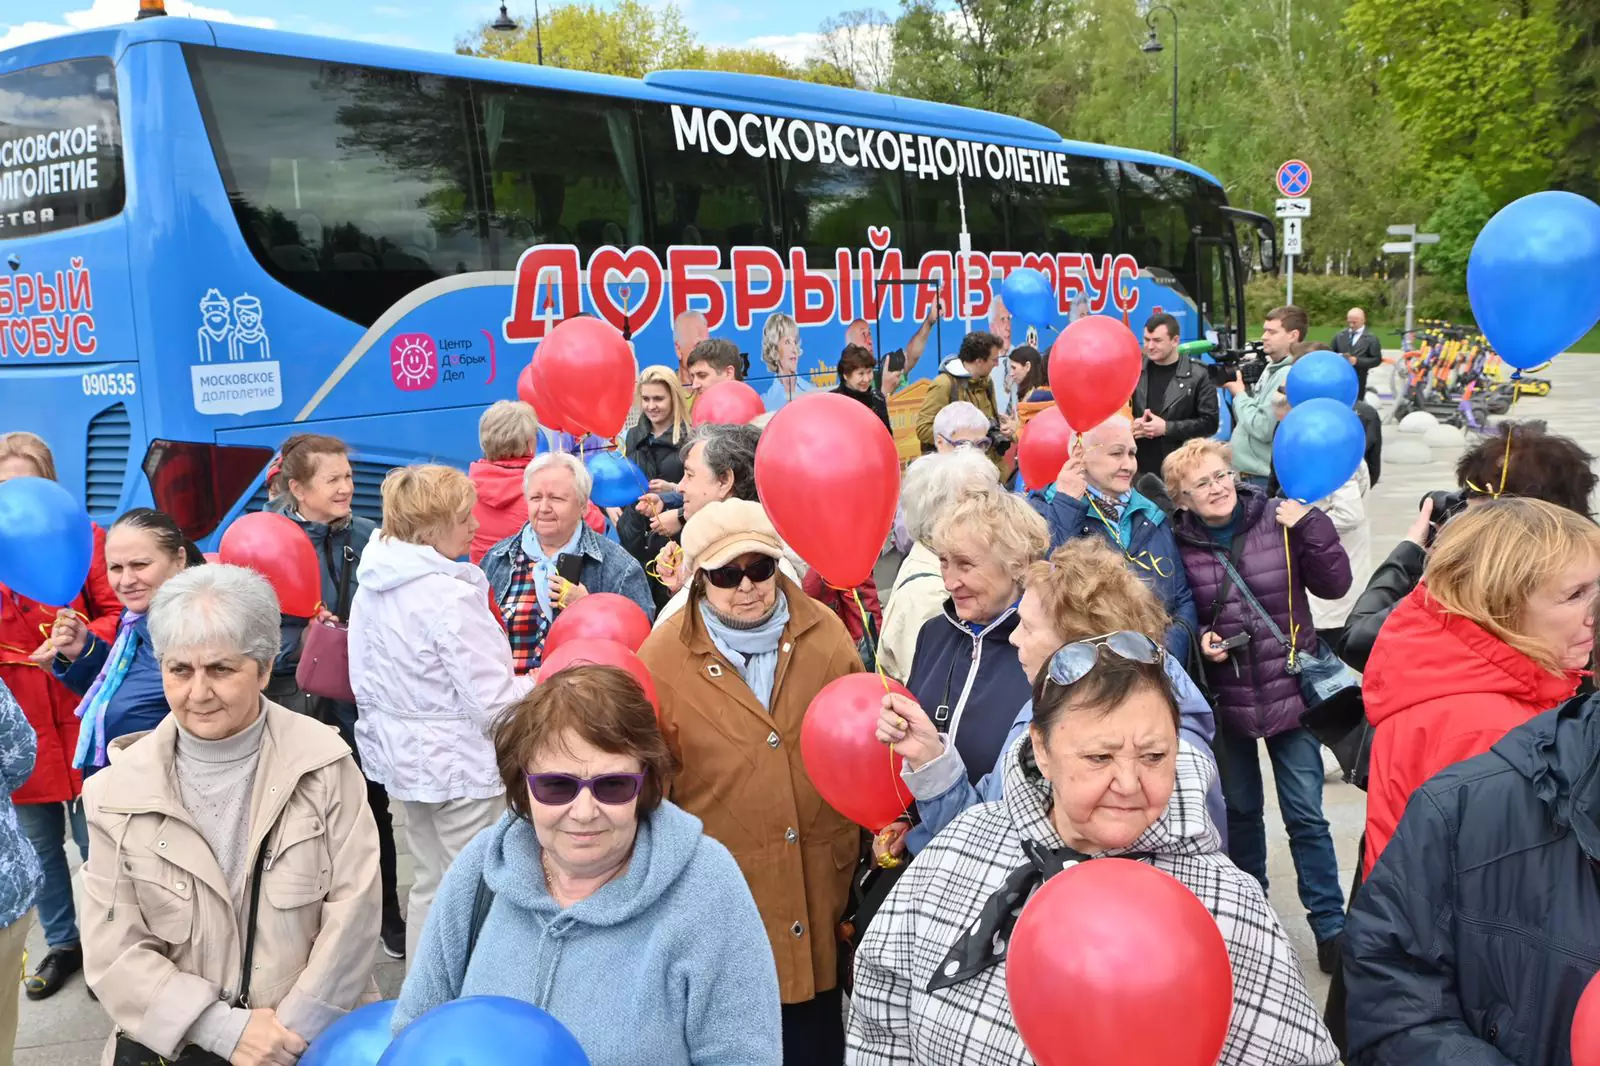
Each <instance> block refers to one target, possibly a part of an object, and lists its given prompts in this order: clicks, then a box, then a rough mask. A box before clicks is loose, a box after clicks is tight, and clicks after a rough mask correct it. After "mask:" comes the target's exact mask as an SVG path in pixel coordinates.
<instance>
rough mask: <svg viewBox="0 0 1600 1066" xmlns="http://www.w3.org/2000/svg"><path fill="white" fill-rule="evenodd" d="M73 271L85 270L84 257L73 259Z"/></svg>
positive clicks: (79, 256) (77, 256)
mask: <svg viewBox="0 0 1600 1066" xmlns="http://www.w3.org/2000/svg"><path fill="white" fill-rule="evenodd" d="M72 269H73V270H82V269H83V256H81V255H75V256H73V257H72Z"/></svg>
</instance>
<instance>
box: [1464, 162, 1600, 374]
mask: <svg viewBox="0 0 1600 1066" xmlns="http://www.w3.org/2000/svg"><path fill="white" fill-rule="evenodd" d="M1467 297H1468V299H1470V300H1471V301H1472V313H1473V315H1474V316H1475V317H1476V318H1477V320H1478V328H1479V329H1480V330H1482V331H1483V335H1484V337H1485V338H1487V339H1488V341H1489V344H1490V345H1492V346H1493V348H1494V350H1495V351H1496V352H1498V353H1499V355H1500V359H1501V361H1502V362H1504V363H1505V364H1506V365H1508V366H1513V367H1516V368H1517V369H1519V370H1527V369H1528V368H1530V367H1535V366H1538V365H1539V364H1540V363H1543V362H1546V361H1548V360H1550V359H1553V358H1555V357H1556V356H1558V355H1560V354H1561V353H1562V352H1564V351H1566V350H1567V349H1568V348H1569V347H1571V346H1572V344H1573V342H1575V341H1576V340H1577V339H1578V338H1579V337H1582V336H1583V335H1584V334H1585V333H1587V332H1589V330H1590V328H1592V327H1593V326H1594V324H1595V322H1597V321H1600V204H1596V203H1595V202H1594V201H1593V200H1590V199H1587V198H1585V197H1582V196H1579V195H1578V194H1577V193H1570V192H1536V193H1534V194H1533V195H1532V196H1524V197H1523V198H1522V199H1520V200H1514V201H1512V202H1511V203H1509V204H1507V205H1506V206H1505V207H1502V208H1501V209H1500V210H1499V211H1498V212H1496V214H1495V216H1494V217H1493V218H1491V219H1490V220H1489V224H1488V225H1487V226H1484V227H1483V232H1482V233H1479V234H1478V239H1477V240H1476V241H1475V242H1473V245H1472V256H1471V258H1469V259H1468V260H1467Z"/></svg>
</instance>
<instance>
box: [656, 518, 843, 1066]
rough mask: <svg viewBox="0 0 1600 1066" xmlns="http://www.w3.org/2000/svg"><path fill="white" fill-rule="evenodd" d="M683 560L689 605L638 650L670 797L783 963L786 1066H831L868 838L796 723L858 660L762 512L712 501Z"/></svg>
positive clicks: (689, 534) (686, 540)
mask: <svg viewBox="0 0 1600 1066" xmlns="http://www.w3.org/2000/svg"><path fill="white" fill-rule="evenodd" d="M683 554H684V558H685V561H686V565H687V566H688V567H689V568H690V570H691V572H695V576H694V578H693V579H692V580H691V583H690V585H689V588H690V590H691V591H690V596H689V602H688V606H686V607H685V608H684V610H683V611H682V613H681V614H679V615H677V616H675V617H673V618H671V619H669V620H668V621H667V622H666V623H664V624H662V625H661V626H659V627H657V628H656V630H655V632H653V633H651V634H650V638H649V639H648V640H646V641H645V643H644V646H643V647H642V648H640V649H639V657H640V658H641V659H643V660H644V663H645V665H646V666H648V667H649V668H650V672H651V674H652V675H653V677H654V680H655V685H656V692H657V694H658V695H659V697H660V701H661V729H662V732H663V733H664V734H665V735H666V739H667V746H668V747H669V748H671V750H672V752H673V754H674V755H676V756H677V757H678V758H679V760H680V761H681V763H682V765H683V771H682V773H681V774H679V775H678V777H677V778H675V779H674V781H673V783H672V786H671V789H670V791H669V796H670V798H671V799H672V801H673V802H674V803H677V804H678V805H679V806H681V807H683V809H684V810H686V811H688V812H689V813H690V814H693V815H696V816H698V817H699V818H700V819H702V820H703V821H704V822H705V827H706V832H707V833H709V834H710V835H711V836H713V837H715V838H716V839H717V840H719V841H721V842H722V843H723V844H725V845H727V847H728V850H729V851H731V852H733V857H734V859H735V860H736V861H737V862H738V864H739V867H740V869H742V870H743V871H744V875H745V879H746V880H747V881H748V882H749V884H750V891H751V893H752V894H753V895H754V896H755V900H756V906H757V907H758V908H760V911H761V917H762V920H763V921H764V922H765V924H766V930H767V937H768V939H769V940H770V941H771V944H772V952H773V955H774V956H775V957H776V959H777V966H778V989H779V994H780V996H781V998H782V1001H783V1042H784V1047H783V1061H784V1063H785V1064H786V1066H806V1064H809V1063H829V1064H833V1066H837V1064H838V1063H841V1062H843V1061H844V1031H843V1026H842V1023H841V1011H840V1007H841V1003H840V990H839V967H838V932H837V930H838V924H839V920H840V918H841V917H842V916H843V914H844V910H845V905H846V903H847V902H848V899H849V895H850V881H851V877H852V875H853V873H854V871H855V866H856V861H857V858H858V856H859V854H860V847H861V834H860V830H859V829H857V828H856V827H855V826H854V825H853V824H851V823H850V822H849V821H848V820H846V819H845V818H844V816H842V815H840V814H838V813H837V812H835V811H834V810H833V809H832V808H831V807H829V806H828V805H827V804H826V803H825V802H823V799H822V797H821V796H820V795H818V794H817V790H816V788H815V786H813V785H812V783H811V779H810V778H809V777H808V776H807V774H806V767H805V763H804V762H803V761H802V760H801V757H800V725H801V722H802V721H803V720H804V719H805V713H806V708H807V707H808V706H809V705H810V703H811V700H812V698H813V697H815V696H816V694H817V693H818V691H820V690H821V689H822V687H823V686H824V685H826V684H828V683H829V682H830V681H833V680H835V679H836V678H839V677H843V676H845V675H846V674H851V673H855V672H857V671H859V670H860V669H861V660H860V659H859V658H858V657H857V656H856V650H855V645H854V643H853V642H852V641H851V640H850V636H849V634H848V633H847V632H846V631H845V628H844V624H843V623H842V622H840V621H839V619H838V617H837V616H836V615H834V614H833V612H831V611H829V610H828V609H827V608H826V607H824V606H822V605H821V604H819V603H817V602H816V601H815V600H813V599H811V598H810V597H808V596H807V595H806V594H805V593H804V592H803V591H802V590H801V589H800V586H799V585H797V584H795V583H794V582H793V581H791V580H789V579H788V578H787V577H785V576H784V575H783V574H782V573H780V572H779V570H778V566H777V561H778V559H779V557H780V556H781V555H782V554H783V546H782V545H781V544H780V543H779V541H778V535H777V533H776V532H775V531H774V530H773V528H772V523H771V522H770V521H769V520H768V519H767V516H766V513H765V512H764V511H762V509H761V505H760V504H758V503H755V502H752V501H749V500H721V501H718V502H715V503H708V504H706V505H705V506H704V507H702V508H701V509H700V510H699V511H698V512H697V513H696V514H695V516H694V517H693V518H691V519H689V524H688V526H687V527H685V528H684V531H683ZM696 571H697V572H696Z"/></svg>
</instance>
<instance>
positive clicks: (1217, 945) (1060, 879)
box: [1006, 859, 1233, 1066]
mask: <svg viewBox="0 0 1600 1066" xmlns="http://www.w3.org/2000/svg"><path fill="white" fill-rule="evenodd" d="M1006 995H1007V997H1008V998H1009V999H1010V1000H1011V1016H1012V1017H1013V1018H1014V1019H1015V1020H1016V1023H1017V1032H1018V1033H1020V1034H1021V1035H1022V1042H1023V1043H1024V1044H1025V1045H1027V1048H1028V1051H1029V1053H1030V1054H1031V1055H1033V1058H1034V1061H1035V1062H1037V1063H1038V1064H1039V1066H1069V1064H1070V1066H1112V1064H1115V1066H1215V1063H1216V1061H1217V1057H1218V1056H1219V1055H1221V1054H1222V1045H1223V1043H1224V1041H1225V1040H1226V1039H1227V1036H1228V1021H1229V1019H1230V1018H1231V1016H1232V1014H1233V969H1232V967H1231V965H1230V964H1229V962H1228V945H1227V943H1226V942H1225V941H1224V940H1223V939H1222V931H1221V930H1220V929H1218V928H1217V923H1216V919H1215V918H1213V917H1212V916H1211V912H1210V911H1208V910H1206V906H1205V904H1203V903H1201V902H1200V900H1199V899H1197V898H1196V897H1195V895H1194V893H1193V892H1190V891H1189V889H1188V888H1186V887H1185V886H1184V885H1183V883H1182V882H1180V881H1178V880H1177V879H1176V878H1174V877H1172V876H1171V875H1169V874H1167V873H1164V872H1162V871H1161V870H1157V869H1156V868H1155V867H1153V866H1149V865H1146V864H1145V863H1142V862H1135V861H1133V860H1131V859H1093V860H1091V861H1089V862H1083V863H1079V864H1078V865H1076V866H1073V867H1070V868H1068V869H1067V870H1064V871H1063V872H1061V873H1059V874H1057V875H1056V876H1054V877H1052V878H1051V879H1050V880H1048V881H1046V882H1045V883H1044V885H1043V886H1041V887H1040V888H1039V890H1038V891H1037V892H1035V893H1034V894H1033V896H1032V898H1030V899H1029V900H1028V902H1027V905H1026V906H1024V907H1023V909H1022V916H1021V917H1020V918H1018V919H1017V925H1016V928H1015V929H1014V930H1013V931H1012V934H1011V944H1010V945H1009V947H1007V949H1006Z"/></svg>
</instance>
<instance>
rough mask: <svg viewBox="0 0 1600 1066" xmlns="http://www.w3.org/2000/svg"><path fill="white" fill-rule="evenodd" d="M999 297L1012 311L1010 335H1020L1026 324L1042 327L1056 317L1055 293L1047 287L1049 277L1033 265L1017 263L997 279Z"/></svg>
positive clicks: (1040, 328)
mask: <svg viewBox="0 0 1600 1066" xmlns="http://www.w3.org/2000/svg"><path fill="white" fill-rule="evenodd" d="M1000 298H1001V299H1002V300H1004V301H1005V303H1006V309H1007V310H1009V311H1010V312H1011V318H1012V320H1013V325H1014V327H1016V328H1014V330H1013V336H1019V337H1020V336H1021V335H1022V332H1023V331H1025V330H1026V329H1027V327H1029V326H1032V327H1033V328H1034V329H1037V330H1041V331H1042V330H1043V329H1044V327H1045V326H1046V325H1048V324H1049V323H1050V322H1051V320H1052V319H1053V318H1054V317H1055V316H1054V311H1055V302H1056V294H1055V293H1054V292H1052V291H1051V289H1050V279H1049V278H1047V277H1045V276H1044V272H1043V271H1039V270H1035V269H1033V268H1032V267H1018V268H1017V269H1016V270H1013V271H1012V272H1011V273H1009V274H1007V275H1006V279H1005V280H1004V281H1002V282H1001V283H1000Z"/></svg>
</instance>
